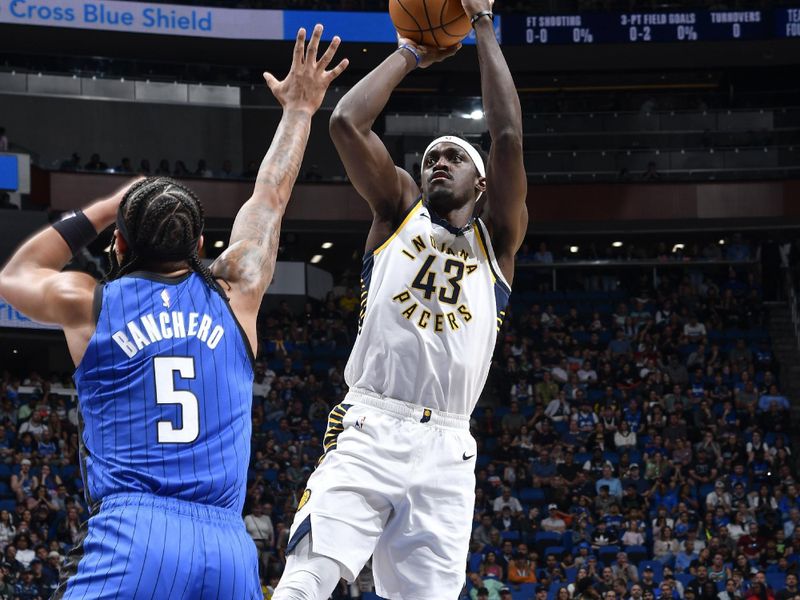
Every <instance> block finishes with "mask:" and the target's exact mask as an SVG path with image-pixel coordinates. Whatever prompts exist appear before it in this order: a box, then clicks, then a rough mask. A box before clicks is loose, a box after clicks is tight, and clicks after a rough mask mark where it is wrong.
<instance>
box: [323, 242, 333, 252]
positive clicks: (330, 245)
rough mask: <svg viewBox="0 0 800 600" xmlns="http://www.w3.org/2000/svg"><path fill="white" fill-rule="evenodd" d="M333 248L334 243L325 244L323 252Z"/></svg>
mask: <svg viewBox="0 0 800 600" xmlns="http://www.w3.org/2000/svg"><path fill="white" fill-rule="evenodd" d="M331 248H333V242H325V243H324V244H322V249H323V250H330V249H331Z"/></svg>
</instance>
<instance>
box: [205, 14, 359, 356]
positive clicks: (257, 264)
mask: <svg viewBox="0 0 800 600" xmlns="http://www.w3.org/2000/svg"><path fill="white" fill-rule="evenodd" d="M321 36H322V25H317V26H316V27H314V32H313V33H312V35H311V40H310V41H309V43H308V48H306V46H305V38H306V32H305V30H304V29H300V31H298V33H297V39H296V41H295V47H294V55H293V58H292V66H291V69H290V70H289V74H288V75H287V76H286V78H285V79H283V80H282V81H279V80H278V79H276V78H275V77H274V76H273V75H271V74H270V73H264V79H265V80H266V82H267V86H268V87H269V89H270V90H271V91H272V93H273V95H274V96H275V98H276V99H277V100H278V102H280V103H281V106H282V107H283V116H282V118H281V121H280V123H279V124H278V129H277V130H276V132H275V135H274V137H273V138H272V144H271V145H270V147H269V150H268V151H267V154H266V156H265V157H264V160H263V161H262V163H261V167H260V168H259V170H258V175H257V176H256V185H255V189H254V190H253V195H252V196H251V197H250V199H249V200H248V201H247V202H245V204H244V206H242V208H241V209H240V210H239V213H238V214H237V215H236V220H235V221H234V223H233V230H232V232H231V239H230V245H229V247H228V249H227V250H226V251H225V252H223V253H222V255H221V256H220V257H219V258H218V259H217V260H216V261H215V262H214V264H213V265H212V266H211V272H212V273H213V274H214V275H215V276H216V277H219V278H220V279H223V280H225V281H226V282H227V283H228V284H229V285H230V287H231V290H230V298H231V307H232V308H233V310H234V312H235V313H236V316H237V317H238V318H239V319H240V320H241V321H242V325H243V327H244V328H245V330H247V334H248V336H249V337H250V341H251V344H252V345H253V347H255V323H256V319H255V317H256V314H257V313H258V307H259V306H260V304H261V299H262V297H263V295H264V292H265V291H266V289H267V285H269V282H270V281H271V280H272V274H273V271H274V269H275V258H276V256H277V251H278V239H279V236H280V226H281V219H282V218H283V214H284V212H285V210H286V205H287V204H288V202H289V197H290V195H291V193H292V188H293V187H294V183H295V180H296V179H297V174H298V172H299V171H300V164H301V163H302V160H303V153H304V152H305V149H306V144H307V143H308V136H309V133H310V131H311V117H312V116H313V115H314V113H316V112H317V110H319V107H320V105H321V104H322V100H323V99H324V97H325V92H326V91H327V89H328V86H329V85H330V84H331V82H332V81H333V80H334V79H336V78H337V77H338V76H339V75H340V74H341V73H342V71H344V70H345V69H346V68H347V64H348V61H347V59H344V60H343V61H341V62H340V63H339V64H338V65H336V67H334V68H332V69H327V67H328V65H329V64H330V63H331V61H332V60H333V57H334V55H335V54H336V49H337V48H338V47H339V43H340V40H339V38H338V37H334V38H333V41H331V44H330V46H328V49H327V50H326V51H325V53H324V54H323V55H322V56H320V57H319V58H318V57H317V51H318V49H319V40H320V37H321Z"/></svg>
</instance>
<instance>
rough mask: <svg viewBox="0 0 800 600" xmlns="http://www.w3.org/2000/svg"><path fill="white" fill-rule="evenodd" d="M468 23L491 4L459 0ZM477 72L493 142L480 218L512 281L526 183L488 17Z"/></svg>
mask: <svg viewBox="0 0 800 600" xmlns="http://www.w3.org/2000/svg"><path fill="white" fill-rule="evenodd" d="M461 3H462V5H463V6H464V10H465V11H466V12H467V15H469V16H470V17H475V16H476V15H478V14H480V13H482V12H485V13H490V11H491V10H492V4H493V2H492V0H461ZM474 27H475V34H476V36H477V43H478V61H479V63H480V69H481V92H482V95H483V110H484V113H485V115H486V122H487V124H488V126H489V135H490V136H491V138H492V148H491V151H490V152H489V165H488V169H487V175H488V177H487V181H486V185H487V196H488V203H487V207H486V212H485V213H484V216H485V220H486V224H487V226H488V227H489V231H490V233H491V235H492V244H493V245H494V250H495V253H496V255H497V261H498V263H499V264H500V268H501V269H502V271H503V275H505V277H506V279H507V280H508V281H509V282H511V280H512V278H513V276H514V255H515V254H516V252H517V250H518V249H519V247H520V245H522V240H523V239H524V238H525V232H526V230H527V228H528V209H527V206H526V204H525V200H526V198H527V195H528V179H527V176H526V174H525V165H524V164H523V157H522V109H521V108H520V103H519V96H518V95H517V90H516V87H515V86H514V80H513V79H512V77H511V72H510V71H509V69H508V64H506V60H505V57H504V56H503V52H502V50H501V49H500V45H499V44H498V43H497V38H496V37H495V33H494V26H493V24H492V19H491V18H490V17H489V16H483V17H480V18H478V19H477V20H476V21H475V22H474Z"/></svg>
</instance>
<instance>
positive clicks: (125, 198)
mask: <svg viewBox="0 0 800 600" xmlns="http://www.w3.org/2000/svg"><path fill="white" fill-rule="evenodd" d="M321 35H322V27H321V26H319V25H318V26H317V27H316V28H315V29H314V33H313V35H312V36H311V40H310V42H309V44H308V48H307V49H306V48H305V31H304V30H302V29H301V30H300V31H299V32H298V35H297V41H296V44H295V50H294V59H293V61H292V67H291V70H290V72H289V75H288V76H287V77H286V79H284V80H283V81H279V80H277V79H276V78H275V77H273V76H272V75H270V74H269V73H265V74H264V77H265V79H266V82H267V85H268V86H269V88H270V90H271V91H272V93H273V94H274V95H275V97H276V98H277V99H278V101H280V103H281V105H282V106H283V109H284V112H283V117H282V119H281V122H280V124H279V126H278V130H277V132H276V134H275V137H274V139H273V142H272V145H271V146H270V149H269V151H268V152H267V156H266V157H265V159H264V161H263V163H262V165H261V168H260V170H259V173H258V177H257V180H256V185H255V190H254V192H253V195H252V197H251V198H250V199H249V200H248V201H247V202H246V203H245V204H244V206H243V207H242V209H241V210H240V211H239V214H238V215H237V217H236V221H235V223H234V226H233V231H232V233H231V240H230V245H229V248H228V249H227V250H226V251H225V252H224V253H223V254H222V256H220V258H219V259H218V260H217V261H216V262H214V264H213V265H211V267H210V268H207V267H205V266H204V265H203V263H202V262H201V261H200V259H199V257H198V253H199V251H200V250H201V248H202V246H203V236H202V232H203V210H202V206H201V204H200V202H199V201H198V199H197V197H196V196H195V195H194V194H193V193H192V191H191V190H189V189H188V188H187V187H185V186H183V185H182V184H180V183H178V182H177V181H174V180H171V179H168V178H163V177H153V178H148V179H143V180H140V181H137V182H136V183H134V184H133V185H131V186H129V187H127V188H126V189H123V190H119V191H118V192H117V193H115V194H114V195H112V196H111V197H109V198H106V199H103V200H100V201H98V202H96V203H94V204H92V205H90V206H88V207H87V208H86V209H85V211H78V212H77V213H76V214H74V215H71V216H69V217H67V218H66V219H64V220H62V221H60V222H59V223H56V224H55V225H54V226H53V227H49V228H47V229H45V230H44V231H42V232H40V233H38V234H37V235H35V236H34V237H33V238H31V239H30V240H28V241H27V242H26V243H25V244H24V245H23V246H22V247H21V248H20V249H19V250H18V251H17V252H16V253H15V254H14V256H13V257H12V258H11V260H10V261H9V262H8V264H7V265H6V266H5V268H4V269H3V270H2V272H0V295H2V296H3V297H4V298H6V299H7V301H8V302H9V303H11V304H12V305H13V306H15V307H16V308H17V309H18V310H20V311H21V312H23V313H25V314H27V315H28V316H30V317H32V318H33V319H35V320H38V321H42V322H48V323H56V324H60V325H61V326H62V327H63V329H64V333H65V335H66V338H67V344H68V346H69V350H70V353H71V355H72V358H73V360H74V361H75V364H76V365H77V369H76V371H75V382H76V385H77V389H78V397H79V404H80V413H81V417H82V423H81V424H82V428H81V429H82V430H81V436H80V438H81V446H82V448H81V473H82V476H83V480H84V488H85V491H86V499H87V502H88V504H89V506H90V509H91V510H90V513H91V514H90V517H89V519H88V521H87V523H86V524H85V525H84V531H83V535H82V541H81V542H80V543H79V544H78V545H77V546H76V547H75V548H74V549H73V550H72V551H71V552H70V554H69V557H68V560H67V564H66V565H65V567H64V568H63V569H62V578H61V584H60V586H59V588H58V590H57V591H56V593H55V595H54V598H67V599H70V600H72V599H78V598H81V599H86V600H89V599H91V600H104V599H111V598H115V599H118V600H125V599H131V600H143V599H148V600H173V599H176V600H177V599H182V600H190V599H191V600H204V599H208V598H214V599H225V600H228V599H232V600H234V599H243V600H252V599H255V598H262V597H263V595H262V593H261V586H260V582H259V577H258V563H257V557H256V549H255V545H254V544H253V542H252V540H251V539H250V537H249V536H248V535H247V532H246V530H245V527H244V524H243V521H242V518H241V512H242V508H243V504H244V496H245V490H246V483H247V467H248V463H249V459H250V433H251V421H250V413H251V400H252V385H253V369H252V363H253V356H254V353H255V350H256V315H257V313H258V308H259V306H260V304H261V299H262V297H263V295H264V291H265V290H266V287H267V285H268V283H269V281H270V279H271V278H272V273H273V270H274V266H275V257H276V251H277V247H278V238H279V232H280V223H281V218H282V216H283V213H284V210H285V208H286V204H287V202H288V200H289V196H290V193H291V189H292V186H293V185H294V181H295V179H296V178H297V173H298V170H299V168H300V162H301V158H302V154H303V151H304V149H305V145H306V143H307V141H308V135H309V131H310V126H311V117H312V115H313V114H314V113H315V112H316V111H317V109H318V108H319V106H320V104H321V103H322V99H323V97H324V95H325V91H326V89H327V88H328V86H329V84H330V82H331V81H333V79H335V78H336V77H337V76H338V75H339V74H340V73H341V72H342V71H343V70H344V69H345V68H346V66H347V61H342V62H341V63H339V65H337V66H336V67H335V68H333V69H330V70H326V68H327V66H328V65H329V64H330V62H331V60H332V59H333V56H334V54H335V52H336V48H337V47H338V45H339V39H338V38H334V39H333V41H332V43H331V45H330V46H329V47H328V49H327V51H326V52H325V53H324V54H323V55H322V56H321V57H320V58H319V59H318V58H317V50H318V47H319V40H320V37H321ZM113 223H116V230H115V232H114V241H113V244H112V249H111V252H110V259H111V263H112V268H111V271H110V273H109V275H108V277H107V280H106V282H105V283H103V284H98V283H97V282H96V281H95V280H94V279H93V278H92V277H90V276H89V275H86V274H84V273H78V272H63V273H62V272H61V270H62V269H63V267H64V266H65V265H66V264H67V263H68V262H69V260H70V259H71V257H72V255H73V254H74V253H76V252H78V251H79V250H80V249H82V248H83V247H84V246H85V245H86V244H88V243H89V242H91V241H92V240H93V239H94V238H95V237H96V236H97V233H98V232H100V231H103V230H104V229H105V228H107V227H108V226H110V225H111V224H113Z"/></svg>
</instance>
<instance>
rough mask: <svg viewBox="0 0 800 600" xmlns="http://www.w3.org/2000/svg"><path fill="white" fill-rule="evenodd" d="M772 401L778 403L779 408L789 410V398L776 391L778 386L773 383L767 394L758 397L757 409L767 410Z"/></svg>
mask: <svg viewBox="0 0 800 600" xmlns="http://www.w3.org/2000/svg"><path fill="white" fill-rule="evenodd" d="M773 402H774V403H775V404H777V405H778V408H780V410H789V399H788V398H787V397H786V396H784V395H783V394H780V393H779V392H778V386H777V385H774V384H773V385H771V386H770V388H769V393H768V394H764V395H762V396H761V398H759V399H758V410H759V411H760V412H767V411H768V410H769V408H770V406H772V403H773Z"/></svg>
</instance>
